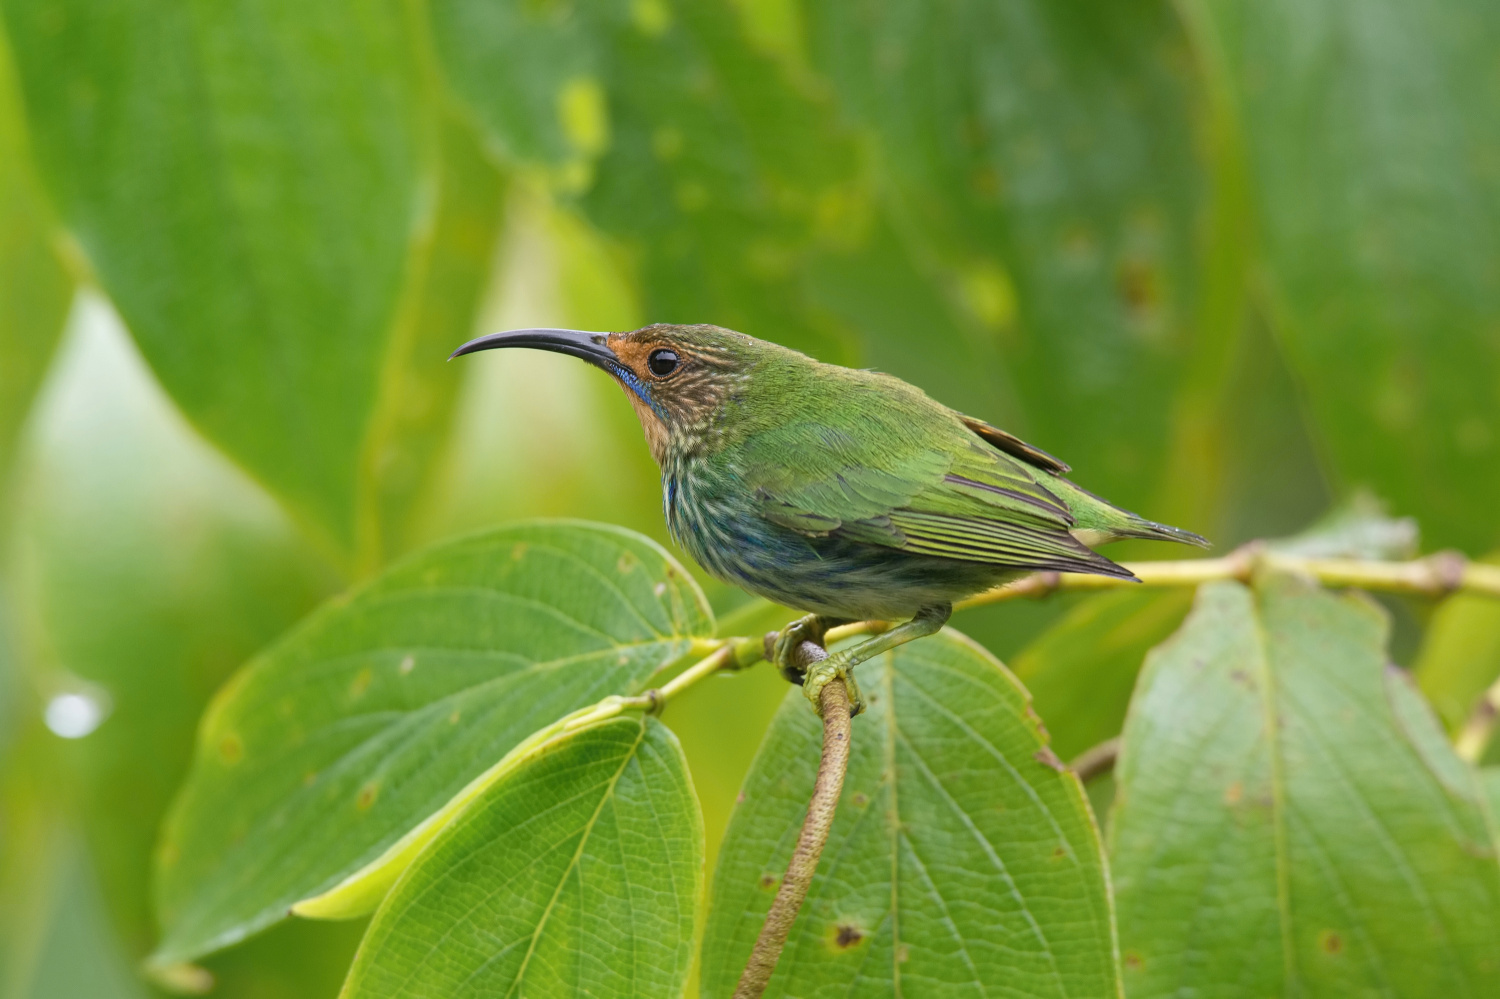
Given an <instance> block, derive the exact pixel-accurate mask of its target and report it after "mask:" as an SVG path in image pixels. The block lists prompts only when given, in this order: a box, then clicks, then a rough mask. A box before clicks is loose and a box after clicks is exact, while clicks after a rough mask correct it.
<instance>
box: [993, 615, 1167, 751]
mask: <svg viewBox="0 0 1500 999" xmlns="http://www.w3.org/2000/svg"><path fill="white" fill-rule="evenodd" d="M1190 599H1191V597H1190V596H1189V593H1188V591H1187V590H1186V589H1177V590H1155V591H1153V590H1145V589H1139V590H1121V591H1119V592H1116V593H1107V594H1102V595H1100V596H1097V597H1094V598H1092V599H1090V600H1088V601H1086V602H1084V603H1082V604H1080V605H1078V606H1077V607H1076V608H1074V609H1073V610H1072V611H1070V612H1069V613H1068V615H1067V616H1066V617H1064V618H1063V619H1062V620H1061V621H1058V622H1057V623H1056V624H1054V625H1053V626H1052V627H1050V628H1048V629H1047V630H1046V631H1045V632H1044V633H1043V634H1042V635H1041V636H1040V637H1039V638H1037V639H1036V640H1035V641H1033V642H1032V643H1031V644H1030V645H1028V646H1026V648H1024V649H1022V650H1021V652H1020V654H1019V655H1016V656H1015V657H1013V658H1012V659H1011V669H1012V670H1014V672H1015V674H1016V678H1017V679H1018V680H1020V681H1021V682H1022V683H1024V684H1026V689H1027V690H1028V691H1030V692H1031V699H1032V705H1033V706H1034V707H1035V708H1036V711H1037V714H1039V715H1041V716H1042V720H1043V721H1044V722H1046V724H1047V731H1048V732H1049V733H1050V735H1051V737H1052V748H1053V749H1054V750H1055V751H1056V752H1057V754H1058V755H1059V756H1061V757H1062V758H1063V759H1065V760H1071V759H1072V758H1073V757H1075V756H1077V755H1078V754H1079V753H1081V752H1083V751H1084V750H1086V749H1088V748H1089V747H1091V746H1095V745H1098V744H1099V743H1101V742H1103V741H1104V740H1105V739H1109V738H1112V737H1114V736H1116V735H1119V734H1120V728H1121V726H1122V725H1123V724H1124V722H1125V709H1126V708H1127V707H1128V706H1129V705H1130V694H1131V692H1132V691H1133V690H1135V678H1136V674H1138V673H1139V672H1140V670H1141V663H1142V662H1143V661H1144V660H1145V658H1146V653H1147V652H1149V651H1150V650H1151V649H1152V648H1153V647H1154V646H1156V645H1157V644H1158V643H1160V642H1162V641H1163V640H1164V639H1166V638H1167V637H1168V636H1170V635H1171V634H1172V632H1174V631H1176V630H1177V626H1178V625H1179V624H1181V623H1182V618H1183V616H1184V615H1185V614H1186V613H1187V609H1188V603H1189V601H1190Z"/></svg>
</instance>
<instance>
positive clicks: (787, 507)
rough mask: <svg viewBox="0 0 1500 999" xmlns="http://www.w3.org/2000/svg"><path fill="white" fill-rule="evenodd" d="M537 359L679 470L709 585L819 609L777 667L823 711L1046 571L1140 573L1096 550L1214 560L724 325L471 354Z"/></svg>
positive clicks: (877, 392)
mask: <svg viewBox="0 0 1500 999" xmlns="http://www.w3.org/2000/svg"><path fill="white" fill-rule="evenodd" d="M496 347H530V348H533V349H537V350H550V351H556V352H558V353H562V354H568V355H570V356H572V357H577V358H580V359H582V360H584V361H587V362H588V363H590V364H592V365H594V366H596V367H599V368H602V369H603V370H604V371H606V372H608V373H609V374H610V375H611V376H612V377H613V378H614V379H615V381H616V382H618V383H619V384H620V386H621V387H622V388H624V389H625V395H626V397H627V398H628V399H629V400H630V402H631V404H632V405H633V406H634V407H635V412H636V415H637V416H638V417H639V418H640V421H641V427H642V429H643V430H644V431H645V433H646V441H647V443H648V444H649V445H650V447H651V454H652V456H653V457H654V458H655V459H656V463H657V464H658V465H660V466H661V474H662V491H663V507H664V510H665V513H666V519H667V527H668V529H669V530H670V531H671V534H672V537H673V538H674V539H675V540H676V542H677V543H678V544H679V545H681V546H682V547H683V548H684V549H685V550H686V551H687V552H688V553H689V554H690V555H692V557H693V558H694V559H695V560H697V562H698V564H699V565H701V566H702V567H703V568H704V570H705V571H707V572H708V573H709V574H710V575H712V576H714V577H716V578H718V579H721V580H723V581H725V582H727V583H731V584H734V585H736V586H741V587H743V588H745V589H747V590H749V591H751V592H752V593H755V594H758V595H759V596H762V597H765V598H766V599H768V600H771V601H774V602H776V603H778V604H784V605H786V606H788V607H794V608H798V609H800V610H803V611H808V612H810V613H809V614H808V616H807V617H805V618H803V619H802V620H800V621H798V622H795V623H794V624H792V625H790V626H788V627H787V628H784V629H783V630H782V631H781V633H780V637H779V639H778V641H777V646H776V651H775V654H774V658H775V659H776V660H777V662H778V665H780V666H781V667H782V670H783V672H786V673H788V676H789V678H794V679H801V680H802V682H803V690H804V692H805V693H806V694H807V697H808V699H809V700H811V701H812V703H813V706H814V708H817V707H818V706H819V704H820V703H821V702H820V694H821V691H822V688H823V686H824V685H825V684H827V682H828V681H829V680H831V679H833V678H834V677H835V676H837V677H840V678H842V679H844V680H845V682H846V684H847V685H848V687H849V693H850V700H851V701H852V702H853V703H854V704H855V706H856V710H857V709H858V706H859V704H860V702H859V695H858V688H857V687H856V686H855V684H854V679H853V675H852V672H851V670H852V669H853V667H854V666H855V665H857V664H859V663H861V662H864V661H865V660H867V659H870V658H872V657H874V656H876V655H879V654H880V653H882V652H885V651H887V650H889V649H892V648H895V647H896V646H898V645H901V644H904V643H905V642H909V641H912V640H913V639H917V638H921V637H924V636H926V635H931V634H933V633H935V632H936V631H938V630H939V629H941V628H942V626H943V624H944V623H945V622H946V621H947V620H948V617H949V615H950V614H951V613H952V612H953V601H955V600H959V599H962V598H963V597H967V596H971V595H973V594H975V593H979V592H981V591H983V590H987V589H990V588H991V587H994V586H996V585H999V584H1001V583H1004V582H1006V581H1008V580H1011V579H1014V578H1016V577H1017V576H1019V575H1022V574H1024V573H1027V572H1031V571H1035V570H1056V571H1060V572H1081V573H1097V574H1101V575H1106V576H1116V577H1120V578H1122V579H1133V578H1134V576H1133V575H1132V574H1131V572H1130V571H1129V570H1128V569H1126V568H1124V567H1123V566H1120V565H1117V564H1116V563H1114V562H1112V561H1110V560H1109V559H1107V558H1105V557H1104V556H1103V555H1100V554H1098V553H1097V552H1095V551H1094V550H1093V547H1094V546H1096V545H1100V544H1103V543H1105V542H1108V541H1115V540H1118V539H1120V538H1155V539H1160V540H1164V541H1179V542H1184V543H1187V544H1192V545H1199V546H1203V547H1207V544H1208V543H1207V542H1206V541H1204V539H1203V538H1201V537H1199V536H1198V535H1196V534H1193V533H1191V532H1189V531H1184V530H1182V529H1180V528H1176V527H1168V526H1166V525H1163V524H1157V523H1154V522H1152V521H1149V520H1145V519H1144V518H1141V517H1138V516H1136V515H1135V514H1133V513H1130V512H1128V511H1125V510H1122V509H1120V508H1119V507H1117V506H1114V505H1113V504H1111V503H1109V502H1107V501H1105V500H1103V499H1100V498H1099V497H1098V496H1095V495H1094V494H1093V493H1090V492H1088V491H1086V490H1084V489H1083V488H1081V487H1079V486H1076V485H1074V484H1073V483H1072V482H1070V481H1069V480H1068V479H1067V478H1066V474H1067V472H1068V471H1069V468H1068V466H1067V465H1065V464H1063V463H1062V462H1061V461H1059V460H1057V459H1056V458H1054V457H1052V456H1051V455H1050V454H1048V453H1046V452H1045V451H1042V450H1039V449H1038V448H1035V447H1032V446H1031V445H1029V444H1026V443H1025V442H1023V441H1021V440H1020V439H1019V438H1017V437H1014V436H1012V435H1011V434H1008V433H1006V432H1005V431H1004V430H1000V429H999V428H997V427H993V426H990V425H989V424H988V423H985V422H984V421H983V420H977V419H975V418H973V417H970V416H965V415H963V414H962V413H959V412H956V411H955V410H952V409H949V408H948V407H947V406H944V405H943V404H942V403H940V402H937V401H935V400H934V399H932V398H930V397H929V396H927V394H926V393H924V392H923V391H922V390H921V389H919V388H917V387H916V386H914V385H910V384H908V383H907V382H904V381H902V380H901V379H899V378H895V377H893V376H891V375H887V374H881V373H879V372H874V371H863V370H856V369H853V368H845V367H840V366H838V365H834V364H823V363H821V362H819V361H816V360H814V359H812V358H810V357H808V356H806V355H805V354H800V353H798V352H796V351H794V350H789V349H787V348H786V347H781V346H778V345H776V344H774V343H768V342H766V341H764V340H757V339H755V338H754V337H750V336H746V335H745V334H743V333H736V332H734V331H733V330H727V329H722V328H720V327H718V326H673V325H667V324H657V325H654V326H646V327H643V328H641V329H638V330H635V331H634V332H630V333H588V332H583V331H580V330H564V329H526V330H511V331H508V332H505V333H493V334H490V335H489V336H482V337H479V338H478V339H475V340H471V341H469V342H468V343H466V344H464V345H463V346H462V347H460V348H458V350H457V351H455V352H454V354H453V356H454V357H457V356H459V355H460V354H469V353H473V352H474V351H479V350H489V349H492V348H496ZM866 619H879V620H904V621H905V623H904V624H901V625H899V626H897V627H895V628H892V629H891V630H889V631H887V632H885V633H884V634H881V635H877V636H875V637H873V638H869V639H867V640H865V641H863V642H861V643H859V644H856V645H854V646H852V647H850V648H847V649H843V650H840V651H838V652H836V653H834V654H833V655H831V656H829V657H828V658H827V659H824V660H822V661H821V662H819V663H816V664H815V665H813V666H812V668H811V669H809V670H807V671H806V673H805V676H801V677H798V676H797V674H798V673H800V672H801V671H800V670H798V669H797V667H795V666H793V665H791V663H790V659H791V652H792V650H794V649H796V648H797V645H798V644H800V643H801V642H802V641H805V640H808V639H812V640H814V641H818V642H821V641H822V638H823V634H824V632H825V631H826V629H827V628H829V627H831V626H832V625H834V624H837V623H840V622H845V621H858V620H866Z"/></svg>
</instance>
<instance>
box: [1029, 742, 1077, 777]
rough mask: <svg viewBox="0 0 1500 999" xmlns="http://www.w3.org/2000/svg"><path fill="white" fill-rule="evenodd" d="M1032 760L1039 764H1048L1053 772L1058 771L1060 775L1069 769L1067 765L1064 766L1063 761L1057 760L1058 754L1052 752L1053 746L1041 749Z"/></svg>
mask: <svg viewBox="0 0 1500 999" xmlns="http://www.w3.org/2000/svg"><path fill="white" fill-rule="evenodd" d="M1031 758H1032V759H1034V760H1036V761H1037V762H1038V763H1043V764H1046V765H1047V766H1049V767H1051V768H1052V769H1053V770H1056V771H1057V772H1058V773H1062V772H1064V771H1065V770H1067V769H1068V768H1067V765H1066V764H1064V763H1063V761H1062V760H1060V759H1058V758H1057V754H1056V753H1054V752H1053V751H1052V747H1051V746H1043V747H1042V748H1041V749H1038V750H1037V751H1036V752H1035V753H1034V754H1033V755H1032V757H1031Z"/></svg>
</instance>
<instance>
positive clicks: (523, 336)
mask: <svg viewBox="0 0 1500 999" xmlns="http://www.w3.org/2000/svg"><path fill="white" fill-rule="evenodd" d="M498 347H530V348H531V349H533V350H550V351H554V352H556V353H559V354H567V355H569V356H570V357H576V358H579V359H580V360H584V361H587V362H588V363H590V364H592V365H594V366H595V367H597V368H602V369H604V370H605V371H607V372H608V373H609V374H610V375H612V376H613V377H614V379H615V381H617V382H619V383H620V386H621V387H622V388H624V389H625V395H626V397H627V398H629V399H630V402H631V404H632V405H634V407H635V411H636V415H637V416H639V417H640V420H641V427H642V429H644V430H645V432H646V441H647V443H648V444H650V446H651V454H652V456H653V457H655V458H656V460H657V462H658V463H661V462H662V460H663V459H664V457H665V456H666V454H667V452H668V449H669V448H670V447H671V445H672V444H673V443H674V442H676V443H677V444H679V445H685V444H688V443H689V442H691V441H694V440H700V439H701V438H702V436H703V434H704V432H705V431H706V430H707V429H708V428H709V427H710V426H712V424H713V422H714V420H715V418H716V415H717V414H718V413H719V412H720V411H721V409H722V408H723V406H724V403H725V401H726V400H728V399H729V398H731V397H732V396H733V394H734V392H735V390H736V388H737V387H738V386H739V385H741V384H743V383H744V381H745V380H746V378H747V377H748V376H749V374H750V372H751V370H752V369H753V368H754V367H755V365H756V363H757V361H759V360H760V359H761V358H762V357H763V356H764V354H765V353H766V351H768V350H777V349H778V348H776V347H774V346H773V345H772V344H768V343H764V342H762V341H760V340H756V339H754V338H752V337H748V336H745V335H744V334H743V333H736V332H734V331H733V330H726V329H723V328H722V327H719V326H672V325H668V324H666V323H657V324H656V325H653V326H643V327H641V328H640V329H638V330H634V331H632V332H629V333H588V332H585V331H583V330H561V329H527V330H508V331H506V332H504V333H491V334H489V335H488V336H482V337H478V338H477V339H474V340H470V341H469V342H468V343H466V344H464V345H463V346H462V347H460V348H458V349H457V350H455V351H454V352H453V355H452V356H453V357H458V356H459V355H461V354H472V353H474V352H475V351H479V350H493V349H495V348H498ZM450 359H451V358H450Z"/></svg>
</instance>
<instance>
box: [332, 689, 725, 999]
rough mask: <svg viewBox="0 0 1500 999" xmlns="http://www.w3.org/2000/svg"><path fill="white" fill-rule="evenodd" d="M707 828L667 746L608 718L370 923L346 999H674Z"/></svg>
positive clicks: (481, 812)
mask: <svg viewBox="0 0 1500 999" xmlns="http://www.w3.org/2000/svg"><path fill="white" fill-rule="evenodd" d="M702 900H703V820H702V818H701V816H700V815H699V812H698V801H697V798H696V797H695V795H694V793H693V787H692V782H691V780H690V779H689V777H688V772H687V764H686V761H685V760H684V759H683V756H682V751H681V749H679V748H678V745H677V739H676V738H675V737H674V736H673V735H672V733H671V731H670V730H668V729H667V728H666V727H665V726H663V725H661V724H660V723H658V722H656V721H655V720H654V719H652V718H617V719H614V720H612V721H608V722H604V723H603V724H599V725H595V726H592V727H588V728H584V729H582V730H580V731H575V732H572V733H569V734H567V735H564V736H561V737H560V738H557V739H554V740H552V741H550V742H547V743H545V744H543V745H541V746H539V747H537V748H536V749H535V750H534V751H532V752H531V753H528V754H527V755H526V756H525V757H524V758H522V759H520V760H517V761H516V762H515V764H514V766H513V768H512V769H510V771H509V772H508V773H506V774H505V775H503V776H502V777H500V779H498V780H497V781H496V782H495V783H494V784H493V785H491V786H490V787H489V788H487V789H486V790H485V791H484V793H483V794H482V795H481V796H480V797H478V798H477V799H475V800H474V801H473V802H472V803H471V804H469V805H468V806H467V807H466V808H465V809H464V810H463V812H462V813H460V815H459V816H458V818H456V819H455V820H454V821H453V822H452V823H451V824H449V825H448V826H447V827H446V828H445V829H444V830H443V831H442V833H440V834H439V835H438V837H437V838H436V839H435V840H434V841H433V843H432V845H431V846H429V847H428V848H427V849H426V850H425V851H424V852H423V853H422V855H421V857H420V858H419V859H418V860H417V861H416V862H415V863H414V864H413V865H412V866H411V867H410V868H408V870H407V872H406V874H405V875H403V876H402V878H401V880H400V881H399V882H398V883H397V884H396V887H395V888H394V889H393V890H392V891H391V893H390V895H389V896H388V898H387V899H386V901H385V902H384V904H382V905H381V907H380V910H379V911H378V912H377V913H376V914H375V919H374V921H373V922H372V923H371V924H370V930H369V933H368V934H367V936H366V937H365V940H364V942H363V943H362V944H361V945H360V951H359V957H358V959H357V960H356V961H355V964H354V967H353V969H352V970H351V971H350V973H349V979H348V981H347V982H346V983H345V985H344V991H343V993H342V995H343V996H344V997H346V999H376V997H383V999H396V997H413V999H415V997H419V996H439V995H445V996H446V995H468V994H474V993H484V994H487V995H489V994H493V995H511V994H515V995H539V996H544V995H559V996H560V995H589V996H619V997H622V999H629V997H635V996H662V997H669V996H680V995H682V994H683V989H684V987H685V986H686V984H687V977H688V969H689V967H690V965H691V964H692V957H693V943H694V940H695V938H696V931H697V921H698V916H699V913H700V910H701V907H702Z"/></svg>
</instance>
